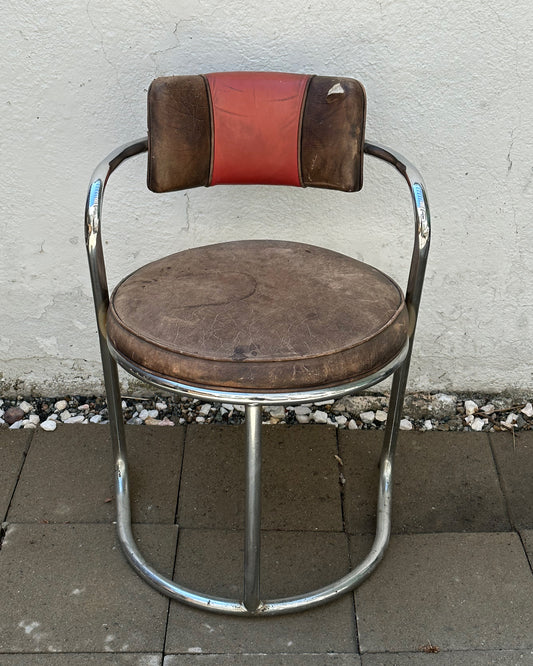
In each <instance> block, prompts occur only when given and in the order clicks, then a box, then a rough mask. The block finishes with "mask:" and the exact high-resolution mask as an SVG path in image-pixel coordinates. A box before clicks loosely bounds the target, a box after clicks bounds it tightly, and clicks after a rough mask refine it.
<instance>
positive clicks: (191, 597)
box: [85, 138, 430, 615]
mask: <svg viewBox="0 0 533 666" xmlns="http://www.w3.org/2000/svg"><path fill="white" fill-rule="evenodd" d="M147 149H148V142H147V139H146V138H142V139H139V140H137V141H132V142H131V143H127V144H125V145H124V146H121V147H120V148H118V149H117V150H115V151H114V152H112V153H111V154H110V155H109V156H108V157H107V158H106V159H105V160H104V161H103V162H101V163H100V165H99V166H98V167H97V168H96V170H95V172H94V174H93V177H92V179H91V183H90V186H89V192H88V196H87V203H86V209H85V239H86V246H87V254H88V259H89V269H90V274H91V284H92V289H93V296H94V304H95V310H96V319H97V323H98V335H99V340H100V351H101V354H102V364H103V370H104V378H105V386H106V394H107V404H108V409H109V423H110V427H111V438H112V443H113V453H114V458H115V490H116V501H117V532H118V537H119V541H120V544H121V546H122V549H123V551H124V554H125V556H126V558H127V559H128V561H129V562H130V564H131V566H132V567H133V568H134V569H135V571H136V572H137V573H138V574H139V575H140V576H141V577H142V578H143V579H144V580H145V581H147V582H148V583H149V584H150V585H151V586H152V587H154V588H155V589H156V590H158V591H159V592H161V593H162V594H165V595H167V596H169V597H171V598H173V599H177V600H178V601H181V602H183V603H186V604H189V605H191V606H195V607H197V608H202V609H204V610H211V611H215V612H219V613H228V614H234V615H275V614H281V613H290V612H293V611H298V610H304V609H307V608H312V607H313V606H317V605H319V604H323V603H325V602H327V601H330V600H332V599H335V598H337V597H338V596H339V595H341V594H344V593H346V592H348V591H350V590H353V589H354V588H355V587H357V585H359V584H360V583H361V582H362V581H363V580H365V578H367V577H368V576H369V575H370V574H371V573H372V571H373V570H374V569H375V568H376V566H377V565H378V564H379V562H380V561H381V559H382V558H383V555H384V553H385V549H386V547H387V544H388V542H389V536H390V529H391V499H392V472H393V462H394V453H395V449H396V440H397V435H398V428H399V422H400V418H401V410H402V406H403V398H404V393H405V387H406V383H407V375H408V372H409V363H410V359H411V352H412V348H413V340H414V334H415V328H416V321H417V315H418V306H419V303H420V297H421V293H422V285H423V280H424V273H425V268H426V262H427V256H428V251H429V243H430V216H429V205H428V199H427V194H426V189H425V186H424V183H423V180H422V178H421V176H420V174H419V173H418V171H417V170H416V168H415V167H414V166H413V165H412V164H410V163H409V162H408V161H407V160H406V159H404V158H403V157H402V156H401V155H399V154H398V153H396V152H394V151H392V150H390V149H389V148H385V147H384V146H381V145H379V144H376V143H366V144H365V153H367V154H368V155H372V156H373V157H376V158H378V159H381V160H383V161H385V162H388V163H389V164H391V165H392V166H393V167H394V168H395V169H396V170H397V171H399V173H400V174H401V175H402V176H403V177H404V178H405V180H406V181H407V184H408V186H409V191H410V194H411V199H412V202H413V209H414V221H415V242H414V246H413V253H412V257H411V267H410V271H409V278H408V282H407V290H406V296H405V300H406V304H407V308H408V312H409V321H410V330H409V340H408V342H407V344H406V346H405V348H404V349H403V350H402V352H401V353H400V354H399V355H398V356H397V357H396V358H395V359H393V361H392V362H391V363H389V364H388V365H387V366H386V367H385V368H383V369H382V370H381V371H380V372H379V373H377V374H376V375H373V376H372V377H367V378H365V379H364V380H361V381H358V382H352V383H349V384H345V385H342V386H336V387H330V388H320V389H312V390H304V391H294V392H292V391H291V392H273V393H264V392H260V393H253V392H241V391H218V390H213V389H209V388H207V387H201V386H191V385H188V384H185V383H183V382H178V381H175V380H173V379H172V378H169V377H161V376H157V375H155V374H153V373H151V372H150V371H149V370H147V369H146V368H142V367H140V366H137V365H135V364H134V363H132V362H131V360H129V359H126V358H124V357H123V356H121V355H120V353H119V352H118V351H117V350H116V349H113V347H112V346H111V345H110V344H109V343H108V339H107V332H106V316H107V309H108V306H109V293H108V287H107V277H106V271H105V263H104V255H103V250H102V237H101V222H102V207H103V197H104V192H105V188H106V185H107V182H108V179H109V176H110V175H111V174H112V173H113V171H114V170H115V169H116V168H117V167H118V166H119V165H120V164H121V163H122V162H124V161H125V160H126V159H128V158H130V157H132V156H134V155H138V154H139V153H143V152H145V151H146V150H147ZM117 361H118V363H119V364H120V365H122V366H123V367H124V368H125V369H126V370H127V371H128V372H130V373H131V374H132V375H134V376H136V377H138V378H140V379H143V380H144V381H147V382H149V383H151V384H153V385H155V386H157V387H159V388H163V389H166V390H170V391H174V392H176V393H178V394H182V395H187V396H191V397H196V398H200V399H204V400H214V401H219V402H228V403H236V404H244V405H246V434H247V462H246V472H247V481H246V507H245V547H244V585H243V598H242V600H233V599H223V598H220V597H213V596H209V595H207V594H203V593H199V592H195V591H193V590H190V589H188V588H186V587H183V586H182V585H179V584H178V583H176V582H174V581H172V580H170V579H169V578H167V577H165V576H163V575H161V574H159V573H158V572H157V571H156V570H155V569H154V568H153V567H152V566H151V565H150V564H148V563H147V562H146V560H145V559H144V558H143V556H142V555H141V553H140V552H139V550H138V548H137V545H136V543H135V540H134V538H133V534H132V530H131V513H130V497H129V487H128V467H127V456H126V442H125V436H124V425H123V418H122V409H121V396H120V388H119V381H118V372H117ZM392 373H394V377H393V383H392V390H391V397H390V404H389V411H388V418H387V425H386V429H385V436H384V441H383V447H382V452H381V462H380V479H379V488H378V505H377V521H376V535H375V538H374V542H373V544H372V547H371V549H370V552H369V553H368V555H367V556H366V558H365V559H364V560H363V561H362V562H361V563H360V564H359V565H358V566H356V567H355V568H354V569H352V571H350V572H349V573H348V574H346V575H345V576H343V577H342V578H340V579H339V580H337V581H335V582H333V583H330V584H329V585H326V586H324V587H322V588H320V589H318V590H314V591H312V592H308V593H305V594H301V595H298V596H294V597H287V598H282V599H275V600H271V601H262V600H261V596H260V587H259V581H260V572H259V569H260V551H261V543H260V542H261V533H260V514H261V405H263V404H270V405H272V404H298V403H305V402H313V401H319V400H326V399H329V398H338V397H340V396H342V395H346V394H349V393H354V392H357V391H360V390H362V389H364V388H367V387H369V386H372V385H373V384H376V383H378V382H380V381H381V380H382V379H384V378H385V377H387V376H389V375H390V374H392Z"/></svg>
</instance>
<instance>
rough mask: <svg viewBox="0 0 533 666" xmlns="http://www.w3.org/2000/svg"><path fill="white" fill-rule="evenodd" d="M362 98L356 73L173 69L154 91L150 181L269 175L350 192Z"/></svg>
mask: <svg viewBox="0 0 533 666" xmlns="http://www.w3.org/2000/svg"><path fill="white" fill-rule="evenodd" d="M365 115H366V98H365V91H364V88H363V86H362V85H361V84H360V83H359V82H358V81H356V80H354V79H348V78H336V77H331V76H308V75H300V74H280V73H275V72H225V73H219V74H207V75H205V76H201V75H197V76H170V77H162V78H159V79H156V80H155V81H153V83H152V85H151V86H150V90H149V91H148V187H149V188H150V189H151V190H153V191H154V192H169V191H172V190H182V189H188V188H191V187H198V186H200V185H204V186H209V185H217V184H249V183H250V184H251V183H254V184H271V185H296V186H301V187H323V188H328V189H335V190H343V191H345V192H354V191H357V190H360V189H361V187H362V182H363V146H364V127H365Z"/></svg>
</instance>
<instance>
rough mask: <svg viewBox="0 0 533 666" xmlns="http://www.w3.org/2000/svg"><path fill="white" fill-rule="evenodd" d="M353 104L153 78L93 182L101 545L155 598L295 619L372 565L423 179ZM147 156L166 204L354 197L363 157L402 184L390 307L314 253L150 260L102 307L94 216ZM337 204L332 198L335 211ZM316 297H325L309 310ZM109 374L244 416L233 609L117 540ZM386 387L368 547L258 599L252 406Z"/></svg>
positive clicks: (339, 93) (343, 268)
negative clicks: (400, 269)
mask: <svg viewBox="0 0 533 666" xmlns="http://www.w3.org/2000/svg"><path fill="white" fill-rule="evenodd" d="M365 114H366V98H365V92H364V89H363V87H362V86H361V84H360V83H358V82H357V81H355V80H353V79H348V78H335V77H327V76H305V75H296V74H279V73H257V72H253V73H249V72H237V73H235V72H234V73H219V74H208V75H205V76H175V77H163V78H159V79H156V80H155V81H154V82H153V83H152V85H151V87H150V90H149V94H148V125H149V132H148V138H147V139H146V138H143V139H140V140H137V141H133V142H131V143H128V144H126V145H124V146H122V147H120V148H118V149H117V150H115V151H114V152H112V153H111V154H110V155H109V156H108V157H107V158H106V159H105V160H104V161H103V162H102V163H101V164H100V165H99V166H98V167H97V169H96V170H95V172H94V175H93V177H92V180H91V183H90V187H89V192H88V197H87V204H86V214H85V223H86V227H85V230H86V244H87V252H88V258H89V265H90V273H91V280H92V288H93V294H94V303H95V309H96V317H97V323H98V332H99V339H100V347H101V354H102V363H103V370H104V376H105V386H106V392H107V402H108V407H109V420H110V426H111V434H112V441H113V448H114V456H115V462H116V464H115V485H116V500H117V529H118V535H119V539H120V543H121V545H122V548H123V551H124V553H125V556H126V558H127V559H128V560H129V562H130V564H131V565H132V566H133V568H134V569H135V571H136V572H137V573H138V574H139V575H140V576H141V577H142V578H144V579H145V580H146V581H147V582H148V583H149V584H150V585H152V586H153V587H154V588H155V589H157V590H159V591H160V592H161V593H163V594H166V595H167V596H169V597H172V598H174V599H177V600H179V601H182V602H185V603H187V604H190V605H192V606H195V607H199V608H202V609H205V610H211V611H215V612H221V613H230V614H236V615H270V614H278V613H288V612H292V611H297V610H302V609H306V608H311V607H313V606H316V605H318V604H321V603H324V602H326V601H329V600H332V599H334V598H337V597H338V596H339V595H341V594H343V593H345V592H348V591H349V590H352V589H353V588H355V587H356V586H357V585H358V584H359V583H360V582H361V581H363V580H364V579H365V578H366V577H367V576H368V575H369V574H370V573H371V572H372V571H373V570H374V569H375V567H376V566H377V564H378V563H379V561H380V560H381V558H382V557H383V554H384V551H385V549H386V547H387V544H388V540H389V535H390V525H391V482H392V470H393V458H394V451H395V445H396V439H397V433H398V427H399V420H400V416H401V410H402V405H403V398H404V392H405V385H406V380H407V374H408V369H409V361H410V357H411V350H412V345H413V336H414V333H415V327H416V320H417V313H418V306H419V301H420V295H421V290H422V283H423V277H424V271H425V265H426V260H427V254H428V250H429V240H430V221H429V208H428V201H427V196H426V192H425V188H424V185H423V182H422V179H421V177H420V175H419V174H418V172H417V171H416V169H415V168H414V167H413V166H412V165H411V164H409V162H407V161H406V160H405V159H404V158H403V157H401V156H400V155H398V154H397V153H395V152H393V151H392V150H389V149H388V148H385V147H383V146H380V145H378V144H376V143H368V142H365V140H364V123H365ZM145 151H148V187H149V188H150V189H151V190H153V191H155V192H169V191H173V190H180V189H187V188H192V187H198V186H213V185H217V184H240V185H245V184H251V183H254V184H264V185H285V186H288V185H292V186H301V187H322V188H328V189H334V190H340V191H343V192H354V191H357V190H359V189H360V188H361V187H362V167H363V154H364V153H366V154H367V155H371V156H373V157H376V158H378V159H380V160H384V161H385V162H388V163H389V164H391V165H392V166H393V167H395V169H396V170H397V171H399V172H400V174H401V175H402V176H403V177H404V179H405V180H406V181H407V185H408V187H409V192H410V195H411V199H412V202H413V207H414V221H415V242H414V248H413V253H412V260H411V268H410V273H409V278H408V282H407V290H406V295H405V297H404V295H403V294H402V291H401V289H400V288H399V287H398V286H397V285H396V283H395V282H394V281H393V280H392V279H391V278H389V277H388V276H386V275H385V274H384V273H382V272H380V271H378V270H377V269H375V268H373V267H371V266H369V265H367V264H365V263H362V262H360V261H356V260H355V259H352V258H350V257H347V256H344V255H342V254H339V253H336V252H332V251H330V250H327V249H324V248H320V247H315V246H311V245H306V244H303V243H294V242H285V241H278V240H260V241H256V240H243V241H239V242H226V243H216V244H213V245H207V246H205V247H198V248H194V249H190V250H186V251H182V252H178V253H176V254H172V255H170V256H167V257H163V258H161V259H159V260H157V261H154V262H152V263H150V264H148V265H146V266H143V267H142V268H140V269H139V270H136V271H135V272H133V273H132V274H131V275H129V276H127V277H126V278H125V279H123V280H122V281H121V282H120V283H119V284H118V286H117V287H116V288H115V290H114V291H113V293H112V295H111V297H109V294H108V288H107V279H106V272H105V265H104V258H103V252H102V234H101V224H102V204H103V197H104V190H105V187H106V184H107V181H108V178H109V176H110V175H111V173H112V172H113V171H114V170H115V169H116V168H117V167H118V166H119V165H120V164H121V163H122V162H124V161H125V160H126V159H128V158H129V157H131V156H133V155H137V154H139V153H143V152H145ZM339 196H342V195H339ZM325 292H327V297H324V298H320V294H321V293H325ZM117 362H118V364H120V365H121V366H122V367H123V368H125V369H126V370H127V371H128V372H129V373H131V374H132V375H133V376H135V377H137V378H140V379H142V380H144V381H146V382H148V383H149V384H152V385H154V386H156V387H157V388H159V389H165V390H169V391H173V392H175V393H178V394H181V395H185V396H190V397H194V398H200V399H204V400H206V401H215V402H225V403H234V404H243V405H245V414H246V437H247V462H246V500H245V537H244V539H245V543H244V584H243V594H242V599H235V600H234V599H226V598H220V597H217V596H209V595H207V594H204V593H201V592H196V591H193V590H190V589H188V588H185V587H183V586H181V585H179V584H178V583H176V582H174V581H172V580H170V579H168V578H166V577H165V576H163V575H161V574H160V573H158V572H157V571H156V570H155V569H154V568H153V567H152V566H151V565H149V564H148V563H147V562H146V561H145V559H144V558H143V556H142V555H141V553H140V552H139V550H138V548H137V546H136V544H135V541H134V539H133V537H132V531H131V516H130V500H129V489H128V467H127V459H126V445H125V438H124V426H123V417H122V411H121V396H120V390H119V383H118V375H117ZM391 374H393V375H394V376H393V383H392V390H391V398H390V405H389V412H388V420H387V424H386V430H385V436H384V443H383V449H382V455H381V463H380V481H379V490H378V512H377V525H376V536H375V540H374V542H373V545H372V547H371V550H370V552H369V554H368V555H367V556H366V558H365V559H364V560H363V561H362V562H361V563H360V564H359V565H358V566H357V567H355V568H354V569H353V570H352V571H351V572H350V573H349V574H347V575H345V576H344V577H343V578H341V579H340V580H337V581H335V582H333V583H331V584H329V585H326V586H325V587H323V588H321V589H318V590H313V591H310V592H308V593H306V594H302V595H299V596H295V597H287V598H280V599H276V600H270V601H269V600H263V599H262V598H261V594H260V588H259V580H260V576H259V569H260V510H261V509H260V506H261V505H260V501H261V500H260V494H261V491H260V484H261V478H260V476H261V475H260V471H261V470H260V461H261V407H262V405H276V404H290V405H298V404H302V403H311V402H316V401H321V400H327V399H330V398H339V397H341V396H343V395H347V394H351V393H354V392H357V391H360V390H362V389H366V388H368V387H370V386H372V385H374V384H376V383H377V382H380V381H381V380H383V379H384V378H386V377H387V376H389V375H391Z"/></svg>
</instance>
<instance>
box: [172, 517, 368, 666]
mask: <svg viewBox="0 0 533 666" xmlns="http://www.w3.org/2000/svg"><path fill="white" fill-rule="evenodd" d="M345 539H346V537H345V536H344V535H343V534H336V533H328V532H319V533H309V532H307V533H304V532H299V533H296V532H288V531H285V532H283V531H281V532H266V533H264V534H263V551H262V560H263V561H262V565H263V566H262V591H263V593H262V597H263V598H265V599H268V598H279V597H283V596H290V595H292V594H297V593H299V592H302V591H311V590H312V589H314V588H316V587H320V586H322V585H324V584H326V583H329V582H332V581H333V580H335V579H336V578H338V577H340V576H342V575H343V574H344V573H346V571H347V569H348V558H347V549H346V541H345ZM242 541H243V535H242V533H241V532H224V531H219V530H186V529H183V530H180V541H179V547H178V559H177V564H176V571H177V576H176V577H177V578H178V579H179V581H180V582H181V583H183V584H185V585H188V586H190V587H192V588H193V589H196V590H199V591H204V592H207V593H214V592H215V591H216V593H217V594H218V596H229V597H233V598H239V597H240V596H241V593H242ZM165 651H166V652H167V653H182V654H188V653H189V654H190V653H191V652H196V653H220V654H236V653H267V654H272V653H282V654H283V653H302V652H305V653H321V654H322V653H327V652H355V651H356V646H355V624H354V613H353V605H352V599H351V596H350V595H345V596H344V597H343V598H341V599H339V600H337V601H335V602H333V603H331V604H328V605H326V606H322V607H319V608H315V609H312V610H309V611H306V612H305V613H298V614H291V615H283V616H278V617H258V618H245V617H243V618H241V617H231V616H222V615H215V614H213V613H207V612H205V611H200V610H197V609H193V608H189V607H187V606H184V605H182V604H178V603H175V602H172V604H171V610H170V617H169V624H168V632H167V642H166V646H165Z"/></svg>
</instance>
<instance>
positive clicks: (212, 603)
mask: <svg viewBox="0 0 533 666" xmlns="http://www.w3.org/2000/svg"><path fill="white" fill-rule="evenodd" d="M391 472H392V466H391V465H390V464H389V461H386V462H382V465H381V472H380V484H379V496H378V518H377V531H376V536H375V539H374V543H373V544H372V548H371V550H370V552H369V554H368V555H367V557H366V558H365V559H364V560H363V561H362V562H361V563H360V564H359V565H358V566H357V567H355V568H354V569H353V570H352V571H351V572H350V573H348V574H347V575H346V576H343V577H342V578H340V579H339V580H337V581H335V582H333V583H331V584H329V585H326V586H324V587H322V588H319V589H317V590H314V591H312V592H308V593H306V594H301V595H298V596H293V597H287V598H284V599H275V600H267V601H258V603H257V605H256V606H255V607H252V608H250V607H247V605H246V602H245V601H239V600H233V599H224V598H220V597H209V596H207V595H206V594H203V593H200V592H195V591H193V590H190V589H188V588H186V587H183V586H181V585H179V584H178V583H176V582H174V581H172V580H170V579H169V578H166V577H165V576H163V575H161V574H160V573H158V572H157V571H156V570H155V569H154V568H153V567H152V566H151V565H149V564H148V563H147V562H146V560H145V559H144V558H143V556H142V555H141V553H140V552H139V550H138V548H137V546H136V544H135V541H134V538H133V535H132V532H131V522H130V519H129V506H127V505H128V504H129V503H128V501H127V499H126V497H125V496H124V494H122V495H121V497H120V502H119V511H118V520H117V527H118V535H119V540H120V543H121V546H122V549H123V551H124V553H125V555H126V558H127V559H128V561H129V562H130V564H131V566H132V567H133V569H134V570H135V571H136V572H137V574H138V575H139V576H141V578H143V579H144V580H145V581H146V582H147V583H149V584H150V585H151V586H152V587H153V588H155V589H156V590H157V591H158V592H161V593H162V594H164V595H166V596H168V597H171V598H172V599H176V600H177V601H180V602H182V603H185V604H188V605H190V606H195V607H197V608H201V609H203V610H209V611H212V612H216V613H224V614H231V615H281V614H284V613H292V612H295V611H301V610H306V609H309V608H312V607H314V606H319V605H320V604H324V603H326V602H328V601H332V600H333V599H335V598H337V597H339V596H340V595H342V594H344V593H346V592H349V591H350V590H353V589H354V588H355V587H357V586H358V585H359V584H360V583H362V582H363V581H364V580H365V579H366V578H367V577H368V576H369V575H370V574H371V573H372V572H373V571H374V569H375V568H376V567H377V565H378V564H379V562H380V561H381V559H382V558H383V555H384V553H385V550H386V548H387V544H388V542H389V536H390V524H391V523H390V515H391ZM117 475H118V477H119V478H118V479H117V483H119V484H120V485H122V484H123V482H124V481H125V482H126V485H127V479H125V477H124V476H122V474H121V473H120V472H119V471H118V470H117ZM245 568H246V567H245Z"/></svg>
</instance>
